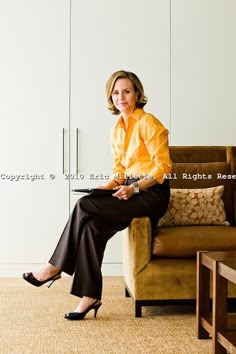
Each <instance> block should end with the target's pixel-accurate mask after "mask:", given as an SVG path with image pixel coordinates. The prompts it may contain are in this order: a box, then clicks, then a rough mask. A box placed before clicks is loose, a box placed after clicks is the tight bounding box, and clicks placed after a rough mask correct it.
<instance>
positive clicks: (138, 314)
mask: <svg viewBox="0 0 236 354" xmlns="http://www.w3.org/2000/svg"><path fill="white" fill-rule="evenodd" d="M135 317H142V304H141V301H138V300H136V301H135Z"/></svg>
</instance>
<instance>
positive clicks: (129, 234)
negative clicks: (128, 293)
mask: <svg viewBox="0 0 236 354" xmlns="http://www.w3.org/2000/svg"><path fill="white" fill-rule="evenodd" d="M151 254H152V233H151V222H150V219H149V218H148V217H139V218H134V219H133V220H132V222H131V223H130V225H129V227H127V228H126V229H125V230H123V265H124V272H125V273H129V274H133V276H135V275H137V274H138V273H139V272H140V271H141V270H142V269H143V268H144V267H145V266H146V265H147V264H148V263H149V262H150V260H151Z"/></svg>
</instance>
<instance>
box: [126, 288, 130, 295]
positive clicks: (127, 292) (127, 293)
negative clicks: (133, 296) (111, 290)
mask: <svg viewBox="0 0 236 354" xmlns="http://www.w3.org/2000/svg"><path fill="white" fill-rule="evenodd" d="M125 297H130V293H129V291H128V289H127V288H126V287H125Z"/></svg>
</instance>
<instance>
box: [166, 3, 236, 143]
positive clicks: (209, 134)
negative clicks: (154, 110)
mask: <svg viewBox="0 0 236 354" xmlns="http://www.w3.org/2000/svg"><path fill="white" fill-rule="evenodd" d="M235 15H236V2H235V1H234V0H227V1H224V0H192V1H189V0H176V1H172V15H171V19H172V24H171V28H172V35H171V38H172V40H171V43H172V46H171V53H172V56H171V58H172V66H171V67H172V70H171V72H172V79H171V92H172V98H171V102H172V105H171V112H172V115H171V116H172V119H171V143H172V145H235V131H236V119H235V115H236V109H235V82H236V66H235V62H236V49H235V37H236V23H235Z"/></svg>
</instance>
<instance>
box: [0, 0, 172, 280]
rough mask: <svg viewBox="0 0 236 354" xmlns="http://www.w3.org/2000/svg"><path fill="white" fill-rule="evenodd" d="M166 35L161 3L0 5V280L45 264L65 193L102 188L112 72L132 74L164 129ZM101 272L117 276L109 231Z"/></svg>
mask: <svg viewBox="0 0 236 354" xmlns="http://www.w3.org/2000/svg"><path fill="white" fill-rule="evenodd" d="M169 30H170V7H169V2H167V1H165V0H146V1H145V2H143V1H142V0H129V1H126V0H120V1H119V2H117V1H114V0H109V1H108V0H100V1H97V0H87V1H80V0H77V1H76V0H71V1H69V0H50V1H48V0H8V1H0V50H1V56H0V77H1V80H0V94H1V105H0V116H1V123H2V124H1V130H0V161H1V169H0V195H1V204H0V215H1V218H0V229H1V241H0V263H1V265H0V276H9V275H14V276H16V275H18V274H20V273H21V272H22V271H27V270H31V269H35V268H36V267H37V266H38V264H41V263H44V262H45V261H47V260H48V258H49V257H50V255H51V252H52V251H53V249H54V247H55V244H56V242H57V240H58V238H59V237H60V235H61V232H62V230H63V228H64V225H65V222H66V221H67V219H68V216H69V212H70V211H71V209H72V208H73V206H74V203H75V201H76V199H77V197H75V196H73V195H72V194H71V193H70V190H71V189H73V188H75V187H79V186H81V187H84V186H86V187H88V186H97V185H98V184H104V183H106V179H107V176H109V175H110V173H111V167H112V161H111V156H110V130H111V127H112V126H113V125H114V124H115V122H116V120H117V117H116V116H112V115H111V114H110V113H109V111H108V110H107V108H106V107H107V102H106V93H105V84H106V81H107V79H108V77H109V76H110V74H111V73H112V72H114V71H116V70H119V69H125V70H130V71H133V72H135V73H136V74H137V75H138V76H139V77H140V79H141V81H142V82H143V85H144V88H145V91H146V95H147V96H148V98H149V103H148V105H147V106H146V109H147V111H150V112H152V113H153V114H155V115H156V116H157V117H159V118H160V119H161V120H162V122H163V123H164V124H165V125H166V126H167V127H169V123H170V95H169V93H170V85H169V84H170V42H169V38H170V32H169ZM63 141H64V149H63ZM52 175H54V176H55V178H53V177H52ZM67 177H68V178H67ZM103 178H105V179H103ZM104 271H105V272H104V273H105V274H121V273H122V252H121V237H120V235H119V234H118V235H116V236H115V237H114V238H113V239H112V240H110V241H109V243H108V247H107V250H106V254H105V258H104Z"/></svg>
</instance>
